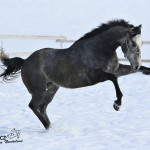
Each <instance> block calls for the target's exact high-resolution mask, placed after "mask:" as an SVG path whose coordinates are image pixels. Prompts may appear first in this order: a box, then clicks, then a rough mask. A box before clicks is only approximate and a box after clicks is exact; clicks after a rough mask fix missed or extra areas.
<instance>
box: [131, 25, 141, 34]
mask: <svg viewBox="0 0 150 150" xmlns="http://www.w3.org/2000/svg"><path fill="white" fill-rule="evenodd" d="M141 29H142V25H141V24H140V25H139V26H137V27H134V28H133V29H132V30H133V32H134V34H135V35H137V34H141Z"/></svg>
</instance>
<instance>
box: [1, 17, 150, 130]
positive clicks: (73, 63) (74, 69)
mask: <svg viewBox="0 0 150 150" xmlns="http://www.w3.org/2000/svg"><path fill="white" fill-rule="evenodd" d="M140 34H141V25H139V26H137V27H135V26H133V25H132V24H129V23H128V22H126V21H125V20H113V21H109V22H108V23H106V24H102V25H100V26H99V27H97V28H96V29H94V30H92V31H91V32H89V33H87V34H85V35H84V36H83V37H81V38H80V39H79V40H77V41H76V42H75V43H74V44H73V45H72V46H71V47H69V48H66V49H53V48H43V49H40V50H37V51H35V52H34V53H32V54H31V55H30V56H29V57H28V58H27V59H25V60H24V59H22V58H18V57H15V58H9V57H8V56H7V55H6V54H4V52H3V51H2V52H1V56H0V58H1V61H2V63H3V64H4V66H6V69H5V70H4V72H3V73H2V74H1V75H0V76H1V77H3V79H4V80H6V81H7V80H11V79H13V78H14V77H15V75H16V74H18V72H19V71H20V70H21V76H22V80H23V82H24V84H25V86H26V87H27V89H28V91H29V93H30V94H31V95H32V99H31V102H30V103H29V107H30V108H31V109H32V110H33V112H34V113H35V115H36V116H37V117H38V118H39V120H40V121H41V122H42V124H43V125H44V127H45V128H46V129H48V128H49V127H50V121H49V118H48V116H47V113H46V108H47V106H48V104H49V103H50V102H51V101H52V99H53V97H54V95H55V94H56V92H57V90H58V89H59V87H65V88H72V89H73V88H79V87H85V86H91V85H95V84H97V83H99V82H104V81H107V80H110V81H112V82H113V84H114V86H115V89H116V97H117V100H116V101H115V102H114V105H113V107H114V109H115V110H116V111H118V110H119V109H120V106H121V99H122V96H123V94H122V92H121V90H120V88H119V85H118V81H117V78H118V77H120V76H123V75H127V74H130V73H134V72H144V73H147V74H149V72H150V69H149V68H147V67H144V66H141V56H140V47H141V39H140ZM119 46H121V48H122V51H123V53H124V55H125V56H126V57H127V59H128V60H129V62H130V64H131V65H123V64H119V62H118V57H117V55H116V49H117V48H118V47H119Z"/></svg>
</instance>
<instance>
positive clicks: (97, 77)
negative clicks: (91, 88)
mask: <svg viewBox="0 0 150 150" xmlns="http://www.w3.org/2000/svg"><path fill="white" fill-rule="evenodd" d="M88 76H89V78H90V79H91V83H92V84H96V83H98V82H104V81H107V80H110V81H112V82H113V84H114V86H115V89H116V97H117V100H116V101H115V102H114V105H113V107H114V109H115V110H116V111H119V110H120V107H121V103H122V102H121V100H122V96H123V94H122V92H121V90H120V87H119V85H118V80H117V77H116V76H115V75H114V74H111V73H107V72H104V71H101V70H98V69H97V70H94V71H89V73H88Z"/></svg>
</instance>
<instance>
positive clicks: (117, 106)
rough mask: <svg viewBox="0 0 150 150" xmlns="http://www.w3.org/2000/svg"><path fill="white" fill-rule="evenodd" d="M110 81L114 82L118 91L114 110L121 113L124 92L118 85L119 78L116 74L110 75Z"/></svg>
mask: <svg viewBox="0 0 150 150" xmlns="http://www.w3.org/2000/svg"><path fill="white" fill-rule="evenodd" d="M108 79H109V80H110V81H112V82H113V84H114V86H115V89H116V97H117V100H116V101H114V104H113V107H114V109H115V110H116V111H119V110H120V107H121V104H122V96H123V94H122V92H121V90H120V87H119V85H118V80H117V77H116V76H115V75H114V74H108Z"/></svg>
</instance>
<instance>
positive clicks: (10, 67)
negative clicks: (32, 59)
mask: <svg viewBox="0 0 150 150" xmlns="http://www.w3.org/2000/svg"><path fill="white" fill-rule="evenodd" d="M0 60H1V62H2V64H3V65H2V66H3V70H4V72H3V73H2V74H0V77H3V80H4V81H10V80H13V79H14V78H16V77H17V76H18V74H19V73H20V70H21V67H22V65H23V63H24V61H25V60H24V59H22V58H19V57H14V58H9V57H8V56H7V55H6V54H5V53H4V51H3V49H1V52H0Z"/></svg>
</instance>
